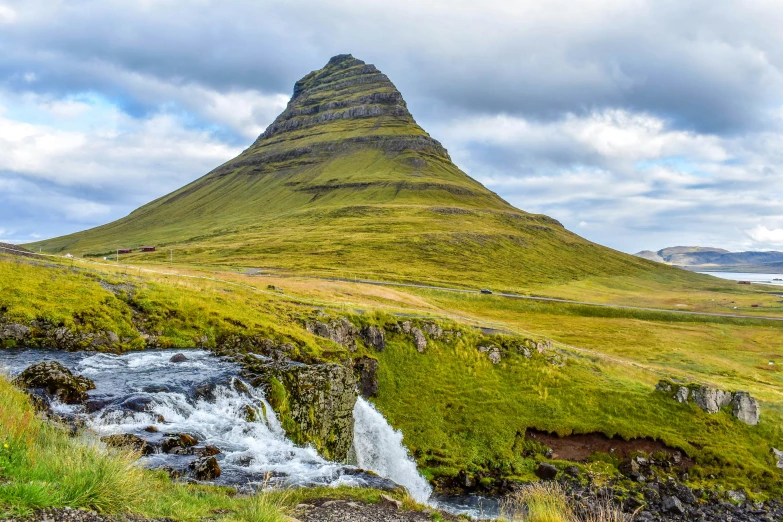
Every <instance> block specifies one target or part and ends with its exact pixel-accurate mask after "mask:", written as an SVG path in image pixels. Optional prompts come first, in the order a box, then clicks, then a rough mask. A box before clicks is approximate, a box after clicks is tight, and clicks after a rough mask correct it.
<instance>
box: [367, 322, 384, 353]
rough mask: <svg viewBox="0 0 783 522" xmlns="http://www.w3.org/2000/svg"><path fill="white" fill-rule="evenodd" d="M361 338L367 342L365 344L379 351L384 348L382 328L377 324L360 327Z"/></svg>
mask: <svg viewBox="0 0 783 522" xmlns="http://www.w3.org/2000/svg"><path fill="white" fill-rule="evenodd" d="M362 339H363V340H364V342H365V343H367V346H370V347H372V348H374V349H375V350H377V351H379V352H382V351H383V349H384V348H386V340H385V339H384V335H383V330H381V329H380V328H378V327H377V326H365V327H364V328H362Z"/></svg>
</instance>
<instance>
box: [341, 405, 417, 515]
mask: <svg viewBox="0 0 783 522" xmlns="http://www.w3.org/2000/svg"><path fill="white" fill-rule="evenodd" d="M353 416H354V429H353V447H354V451H355V452H356V460H357V463H358V465H359V467H360V468H363V469H367V470H370V471H373V472H375V473H377V474H378V475H380V476H382V477H386V478H388V479H391V480H393V481H394V482H396V483H397V484H400V485H402V486H405V489H407V490H408V493H410V495H411V496H412V497H413V498H414V499H415V500H416V501H417V502H421V503H427V501H428V500H429V498H430V496H431V495H432V488H431V487H430V485H429V484H428V483H427V481H426V480H425V479H424V477H422V476H421V474H420V473H419V470H418V469H417V468H416V463H415V462H414V461H413V459H412V458H411V456H410V454H409V453H408V450H407V448H405V446H404V445H403V444H402V433H401V432H399V431H397V430H395V429H394V428H392V427H391V426H389V423H388V422H386V419H385V418H384V416H383V415H381V413H380V412H379V411H378V410H376V409H375V408H374V407H373V406H372V404H370V403H369V402H367V401H366V400H364V399H363V398H361V397H359V399H358V400H357V401H356V406H354V408H353Z"/></svg>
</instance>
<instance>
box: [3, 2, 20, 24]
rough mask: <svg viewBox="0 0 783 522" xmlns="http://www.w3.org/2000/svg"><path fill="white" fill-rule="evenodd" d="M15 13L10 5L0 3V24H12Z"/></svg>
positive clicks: (14, 19) (15, 16)
mask: <svg viewBox="0 0 783 522" xmlns="http://www.w3.org/2000/svg"><path fill="white" fill-rule="evenodd" d="M16 18H17V13H16V11H14V10H13V9H11V7H10V6H7V5H5V4H0V24H12V23H14V22H15V21H16Z"/></svg>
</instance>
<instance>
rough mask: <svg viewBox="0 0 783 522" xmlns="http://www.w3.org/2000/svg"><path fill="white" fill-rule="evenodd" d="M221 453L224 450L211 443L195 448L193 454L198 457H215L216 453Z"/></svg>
mask: <svg viewBox="0 0 783 522" xmlns="http://www.w3.org/2000/svg"><path fill="white" fill-rule="evenodd" d="M221 453H222V452H221V451H220V450H219V449H218V448H216V447H215V446H210V445H206V446H202V447H198V448H193V455H196V456H198V457H214V456H215V455H220V454H221Z"/></svg>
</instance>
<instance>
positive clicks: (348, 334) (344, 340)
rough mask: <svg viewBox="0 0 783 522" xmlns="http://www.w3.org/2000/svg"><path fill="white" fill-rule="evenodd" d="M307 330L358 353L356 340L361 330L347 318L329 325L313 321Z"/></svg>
mask: <svg viewBox="0 0 783 522" xmlns="http://www.w3.org/2000/svg"><path fill="white" fill-rule="evenodd" d="M305 328H306V329H307V331H308V332H310V333H311V334H314V335H317V336H319V337H324V338H326V339H330V340H332V341H334V342H335V343H337V344H339V345H340V346H342V347H343V348H346V349H348V350H350V351H352V352H353V351H356V338H357V337H358V335H359V329H358V328H356V327H355V326H354V325H353V323H351V322H350V321H349V320H348V319H346V318H345V317H341V318H340V319H336V320H333V321H330V322H328V323H325V322H322V321H311V322H308V323H307V324H306V325H305ZM381 349H383V348H381Z"/></svg>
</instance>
